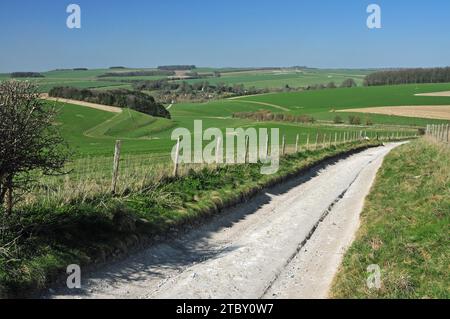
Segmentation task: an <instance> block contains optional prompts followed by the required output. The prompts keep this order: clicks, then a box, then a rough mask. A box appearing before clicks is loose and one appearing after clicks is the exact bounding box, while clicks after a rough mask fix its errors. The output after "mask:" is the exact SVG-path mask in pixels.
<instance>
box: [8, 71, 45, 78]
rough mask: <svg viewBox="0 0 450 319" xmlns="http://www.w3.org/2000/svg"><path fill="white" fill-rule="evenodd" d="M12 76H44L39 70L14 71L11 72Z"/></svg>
mask: <svg viewBox="0 0 450 319" xmlns="http://www.w3.org/2000/svg"><path fill="white" fill-rule="evenodd" d="M10 75H11V77H12V78H43V77H44V75H42V74H41V73H39V72H13V73H11V74H10Z"/></svg>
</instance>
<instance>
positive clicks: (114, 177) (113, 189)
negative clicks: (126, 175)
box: [111, 140, 122, 195]
mask: <svg viewBox="0 0 450 319" xmlns="http://www.w3.org/2000/svg"><path fill="white" fill-rule="evenodd" d="M121 148H122V141H120V140H117V141H116V145H115V147H114V162H113V173H112V181H111V193H112V194H113V195H114V194H115V193H116V187H117V179H118V177H119V164H120V149H121Z"/></svg>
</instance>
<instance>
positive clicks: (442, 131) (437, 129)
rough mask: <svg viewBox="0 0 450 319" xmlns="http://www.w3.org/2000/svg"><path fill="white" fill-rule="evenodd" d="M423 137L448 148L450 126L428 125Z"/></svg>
mask: <svg viewBox="0 0 450 319" xmlns="http://www.w3.org/2000/svg"><path fill="white" fill-rule="evenodd" d="M425 136H426V137H427V138H429V139H431V140H433V141H434V142H437V143H441V144H444V145H447V146H449V145H450V144H449V139H450V125H449V124H428V125H427V128H426V130H425Z"/></svg>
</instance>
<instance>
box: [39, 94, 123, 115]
mask: <svg viewBox="0 0 450 319" xmlns="http://www.w3.org/2000/svg"><path fill="white" fill-rule="evenodd" d="M40 97H41V99H44V100H48V101H56V102H62V103H68V104H75V105H80V106H86V107H90V108H93V109H97V110H101V111H106V112H111V113H122V109H121V108H120V107H117V106H110V105H102V104H96V103H90V102H85V101H78V100H71V99H63V98H59V97H49V96H48V94H47V93H44V94H41V96H40Z"/></svg>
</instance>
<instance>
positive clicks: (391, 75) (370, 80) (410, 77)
mask: <svg viewBox="0 0 450 319" xmlns="http://www.w3.org/2000/svg"><path fill="white" fill-rule="evenodd" d="M448 82H450V67H445V68H414V69H398V70H385V71H378V72H374V73H371V74H369V75H367V76H366V77H365V79H364V85H365V86H376V85H396V84H412V83H448Z"/></svg>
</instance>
